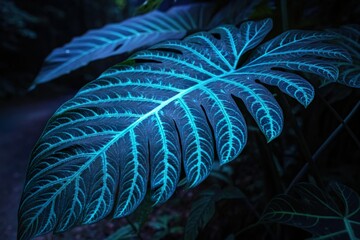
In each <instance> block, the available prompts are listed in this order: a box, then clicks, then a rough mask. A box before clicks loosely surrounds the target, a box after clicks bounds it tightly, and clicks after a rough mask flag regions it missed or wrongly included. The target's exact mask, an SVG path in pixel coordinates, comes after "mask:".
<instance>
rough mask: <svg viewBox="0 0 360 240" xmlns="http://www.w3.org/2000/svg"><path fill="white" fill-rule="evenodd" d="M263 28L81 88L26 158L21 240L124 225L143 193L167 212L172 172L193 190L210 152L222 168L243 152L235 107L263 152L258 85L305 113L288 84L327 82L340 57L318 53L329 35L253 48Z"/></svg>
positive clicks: (197, 43)
mask: <svg viewBox="0 0 360 240" xmlns="http://www.w3.org/2000/svg"><path fill="white" fill-rule="evenodd" d="M271 27H272V21H271V20H270V19H265V20H262V21H257V22H254V21H248V22H245V23H243V24H241V26H240V27H239V28H237V27H234V26H220V27H218V28H215V29H214V30H212V31H210V32H201V33H197V34H194V35H191V36H188V37H187V38H185V39H184V40H182V41H178V40H173V41H167V42H164V43H160V44H158V45H155V46H153V47H152V48H151V49H149V50H144V51H140V52H138V53H136V54H135V55H133V56H132V57H130V59H129V61H128V62H127V63H129V62H133V64H127V63H126V62H125V63H123V64H119V65H116V66H114V67H112V68H110V69H109V70H107V71H106V72H104V73H103V74H102V75H101V76H100V77H99V78H98V79H96V80H95V81H93V82H91V83H89V84H87V85H86V86H85V87H83V88H82V89H81V90H80V91H79V92H78V94H77V95H76V96H75V97H74V98H72V99H70V100H69V101H68V102H66V103H65V104H63V105H62V106H61V107H60V108H59V109H58V110H57V111H56V113H55V114H54V116H53V117H52V118H51V119H50V121H49V122H48V124H47V126H46V128H45V130H44V132H43V134H42V136H41V137H40V139H39V141H38V143H37V145H36V146H35V148H34V150H33V152H32V155H31V161H30V164H29V167H28V172H27V179H26V185H25V187H24V192H23V196H22V200H21V205H20V209H19V236H20V239H29V238H31V237H34V236H38V235H41V234H44V233H47V232H50V231H54V232H61V231H66V230H67V229H70V228H72V227H74V226H76V225H79V224H90V223H94V222H97V221H99V220H101V219H103V218H104V217H106V216H108V215H109V214H111V216H112V217H114V218H118V217H123V216H127V215H129V214H131V213H132V212H133V211H134V210H135V209H136V208H137V206H138V205H139V204H140V203H141V201H142V200H143V198H144V196H145V194H146V191H147V187H148V185H149V186H150V188H151V196H152V200H153V201H154V203H155V204H161V203H164V202H165V201H167V200H168V199H169V198H170V197H171V195H172V194H173V193H174V191H175V189H176V187H177V184H178V182H179V178H180V172H181V169H182V167H181V166H183V169H184V171H185V175H186V178H187V185H188V187H194V186H196V185H198V184H199V183H200V182H202V181H203V180H204V179H205V178H206V177H207V176H208V175H209V173H210V171H211V169H212V165H213V162H214V156H215V151H216V153H217V154H216V155H217V156H218V158H219V162H220V164H225V163H227V162H230V161H232V160H234V159H235V158H236V157H237V156H238V155H239V154H240V152H241V151H242V149H243V148H244V146H245V144H246V141H247V128H246V124H245V121H244V118H243V115H242V113H241V112H240V110H239V108H238V107H237V104H236V102H235V99H234V97H236V98H239V99H240V100H241V101H242V103H243V104H244V106H245V107H246V109H247V110H248V111H249V113H250V114H251V115H252V117H253V118H254V119H255V121H256V122H257V124H258V126H259V128H260V129H261V131H262V132H263V133H264V135H265V137H266V138H267V140H268V141H271V140H272V139H274V138H275V137H277V136H278V135H279V134H280V132H281V130H282V127H283V114H282V111H281V108H280V106H279V105H278V103H277V102H276V100H275V98H274V97H273V95H272V94H271V92H270V91H269V90H267V89H266V87H265V85H274V86H277V87H278V88H279V89H280V90H281V91H283V92H284V93H286V94H288V95H289V96H291V97H293V98H295V99H297V100H298V101H299V102H300V103H301V104H303V105H304V106H307V105H308V104H309V103H310V102H311V100H312V99H313V96H314V91H313V88H312V86H311V85H310V84H309V83H308V82H307V81H306V80H305V79H303V78H302V77H301V76H300V75H298V74H296V72H298V71H300V72H310V73H314V74H317V75H320V76H322V77H324V78H331V79H336V78H337V76H338V72H337V68H336V67H335V66H334V64H332V61H331V60H332V59H334V60H337V59H342V60H347V59H349V56H348V54H347V52H345V51H344V50H343V49H341V48H339V47H336V46H332V45H328V44H326V46H327V47H326V48H324V47H322V44H321V42H322V41H327V40H330V39H332V38H334V34H332V33H327V32H312V31H290V32H286V33H284V34H282V35H280V36H278V37H276V38H274V39H272V40H270V41H268V42H266V43H264V44H263V45H260V46H259V47H257V45H259V44H260V43H261V42H262V41H263V39H264V37H265V36H266V35H267V33H268V32H269V31H270V30H271ZM328 47H332V48H333V50H332V51H329V50H328V49H327V48H328ZM254 48H255V50H254V51H253V54H252V55H250V57H249V58H248V59H247V60H246V59H244V60H245V61H244V63H243V64H240V62H242V61H243V60H242V59H243V58H244V54H245V53H246V52H249V51H250V50H252V49H254ZM273 68H274V69H273ZM287 70H290V71H289V72H288V71H287Z"/></svg>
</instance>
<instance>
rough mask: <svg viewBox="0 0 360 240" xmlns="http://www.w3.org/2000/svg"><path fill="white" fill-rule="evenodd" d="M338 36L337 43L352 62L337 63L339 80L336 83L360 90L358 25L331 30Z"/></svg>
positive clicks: (359, 32)
mask: <svg viewBox="0 0 360 240" xmlns="http://www.w3.org/2000/svg"><path fill="white" fill-rule="evenodd" d="M329 31H330V32H334V33H336V34H338V35H339V37H340V39H339V40H338V43H339V44H340V45H341V46H342V47H344V48H345V49H346V50H347V51H349V53H350V56H351V57H352V60H353V62H352V63H349V62H339V63H338V67H339V78H338V80H337V82H339V83H342V84H344V85H347V86H349V87H355V88H360V25H356V24H353V25H346V26H342V27H341V28H339V29H331V30H329Z"/></svg>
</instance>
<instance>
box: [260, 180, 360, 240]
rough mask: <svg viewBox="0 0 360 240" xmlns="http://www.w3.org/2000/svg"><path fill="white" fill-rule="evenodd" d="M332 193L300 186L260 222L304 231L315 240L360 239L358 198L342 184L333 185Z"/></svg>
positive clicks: (277, 200) (276, 202)
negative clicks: (293, 227)
mask: <svg viewBox="0 0 360 240" xmlns="http://www.w3.org/2000/svg"><path fill="white" fill-rule="evenodd" d="M329 190H330V191H329V192H326V191H324V190H322V189H320V188H318V187H317V186H315V185H313V184H309V183H301V184H298V185H297V186H296V187H294V189H293V191H292V192H291V193H290V194H288V195H286V194H283V195H279V196H277V197H275V198H274V199H273V200H272V201H271V202H270V203H269V205H268V206H267V208H266V210H265V212H264V214H263V216H262V219H261V221H263V222H277V223H283V224H287V225H291V226H295V227H298V228H301V229H304V230H306V231H308V232H310V233H312V234H313V235H314V237H315V238H314V239H350V240H354V239H359V238H360V198H359V195H358V194H357V193H356V192H354V191H353V190H352V189H350V188H348V187H346V186H344V185H342V184H340V183H332V184H330V189H329Z"/></svg>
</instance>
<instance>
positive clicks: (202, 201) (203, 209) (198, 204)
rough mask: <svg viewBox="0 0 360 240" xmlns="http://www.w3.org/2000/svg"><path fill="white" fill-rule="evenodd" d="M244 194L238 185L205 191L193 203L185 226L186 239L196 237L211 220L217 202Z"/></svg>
mask: <svg viewBox="0 0 360 240" xmlns="http://www.w3.org/2000/svg"><path fill="white" fill-rule="evenodd" d="M244 197H245V196H244V194H243V193H242V192H241V191H240V190H239V189H238V188H236V187H228V188H225V189H221V188H220V187H219V186H215V187H213V188H211V189H208V190H205V191H203V192H202V193H201V194H200V196H199V198H198V199H197V200H196V201H195V202H194V203H193V204H192V205H191V210H190V214H189V217H188V220H187V222H186V226H185V236H184V239H189V240H190V239H196V238H197V236H198V233H199V231H200V230H201V229H203V228H204V227H205V226H206V224H207V223H208V222H209V221H210V220H211V218H212V217H213V216H214V213H215V204H216V202H218V201H221V200H226V199H242V198H244Z"/></svg>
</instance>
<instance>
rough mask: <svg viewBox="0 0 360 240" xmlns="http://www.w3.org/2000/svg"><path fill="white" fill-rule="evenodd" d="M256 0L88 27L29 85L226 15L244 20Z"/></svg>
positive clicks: (54, 54)
mask: <svg viewBox="0 0 360 240" xmlns="http://www.w3.org/2000/svg"><path fill="white" fill-rule="evenodd" d="M258 2H259V0H257V1H252V2H251V3H249V2H248V1H237V2H233V1H230V4H229V5H228V6H226V7H224V9H222V11H220V12H219V13H217V14H215V13H216V11H217V8H216V6H215V5H213V4H192V5H184V6H178V7H174V8H172V9H170V10H168V11H167V12H160V11H153V12H150V13H148V14H145V15H142V16H137V17H133V18H130V19H128V20H126V21H123V22H120V23H115V24H109V25H106V26H104V27H102V28H100V29H97V30H91V31H89V32H87V33H85V34H84V35H82V36H80V37H76V38H74V39H73V40H72V41H71V42H70V43H68V44H66V45H65V46H63V47H60V48H57V49H55V50H54V51H53V52H51V54H50V55H49V56H48V57H47V58H46V60H45V63H44V66H43V68H42V69H41V71H40V73H39V74H38V76H37V77H36V79H35V81H34V83H33V86H32V88H34V87H35V85H37V84H40V83H44V82H47V81H51V80H53V79H55V78H57V77H59V76H61V75H64V74H66V73H69V72H70V71H73V70H75V69H78V68H80V67H82V66H84V65H86V64H88V63H89V62H91V61H94V60H97V59H103V58H107V57H110V56H114V55H120V54H122V53H127V52H131V51H133V50H134V49H139V48H141V47H145V46H151V45H153V44H155V43H158V42H161V41H163V40H168V39H180V38H182V37H184V36H185V35H186V33H187V32H188V31H199V30H204V29H210V28H213V27H215V26H217V25H218V24H219V23H224V22H226V21H227V20H228V18H227V17H228V16H229V15H230V16H231V15H234V14H236V16H238V18H239V19H238V21H240V20H241V21H243V20H245V19H246V17H247V16H249V15H250V14H251V11H250V10H252V9H253V6H254V5H256V4H257V3H258ZM245 3H246V4H247V5H245ZM234 19H235V18H234ZM234 23H235V22H234Z"/></svg>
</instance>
